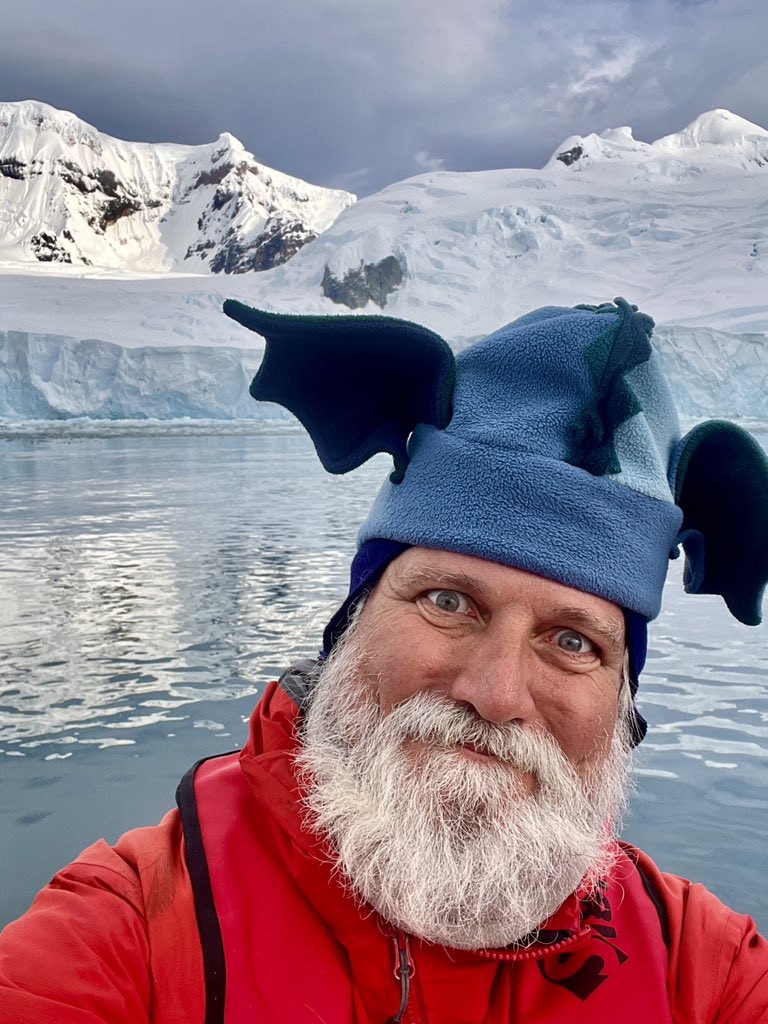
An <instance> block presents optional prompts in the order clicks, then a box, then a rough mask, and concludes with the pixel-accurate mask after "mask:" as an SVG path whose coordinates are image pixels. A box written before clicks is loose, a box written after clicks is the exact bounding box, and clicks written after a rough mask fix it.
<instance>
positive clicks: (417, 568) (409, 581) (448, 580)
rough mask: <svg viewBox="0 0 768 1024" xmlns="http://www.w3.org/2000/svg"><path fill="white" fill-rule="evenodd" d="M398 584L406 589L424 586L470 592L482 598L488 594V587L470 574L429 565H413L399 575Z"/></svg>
mask: <svg viewBox="0 0 768 1024" xmlns="http://www.w3.org/2000/svg"><path fill="white" fill-rule="evenodd" d="M398 582H399V583H400V585H401V586H405V587H412V586H419V587H420V586H424V587H431V588H434V589H437V588H439V587H443V588H445V589H446V590H449V589H450V590H461V591H464V590H470V591H472V592H473V593H475V594H479V595H480V596H483V595H484V594H487V593H488V587H487V586H485V585H484V584H483V583H482V582H481V581H480V580H479V579H477V577H476V576H472V575H471V574H470V573H466V572H451V571H450V570H447V569H438V568H437V567H431V566H428V565H412V566H409V567H408V568H407V569H403V570H402V571H401V572H400V573H399V575H398Z"/></svg>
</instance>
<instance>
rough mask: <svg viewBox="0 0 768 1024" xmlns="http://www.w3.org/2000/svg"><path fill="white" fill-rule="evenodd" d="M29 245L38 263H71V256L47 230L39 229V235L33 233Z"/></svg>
mask: <svg viewBox="0 0 768 1024" xmlns="http://www.w3.org/2000/svg"><path fill="white" fill-rule="evenodd" d="M30 245H31V247H32V252H33V253H34V256H35V259H37V260H39V261H40V263H71V262H72V257H71V255H70V254H69V253H68V252H67V250H66V249H64V248H63V247H62V246H61V245H59V241H58V239H57V238H56V235H54V234H52V233H51V232H49V231H41V232H40V234H39V235H33V236H32V238H31V239H30Z"/></svg>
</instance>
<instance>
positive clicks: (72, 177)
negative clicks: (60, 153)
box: [59, 160, 96, 196]
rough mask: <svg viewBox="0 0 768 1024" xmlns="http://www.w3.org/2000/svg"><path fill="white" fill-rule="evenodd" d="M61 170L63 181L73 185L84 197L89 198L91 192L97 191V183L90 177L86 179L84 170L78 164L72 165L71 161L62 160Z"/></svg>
mask: <svg viewBox="0 0 768 1024" xmlns="http://www.w3.org/2000/svg"><path fill="white" fill-rule="evenodd" d="M59 168H60V170H59V175H60V177H61V180H62V181H64V182H66V183H67V185H73V186H74V187H75V188H76V189H77V190H78V192H82V194H83V195H86V196H87V195H90V193H91V192H95V191H96V182H95V181H94V180H93V178H91V177H90V175H89V176H88V177H87V178H86V177H85V175H84V174H83V171H82V168H80V167H78V166H77V164H73V163H70V162H69V160H62V161H61V163H60V164H59Z"/></svg>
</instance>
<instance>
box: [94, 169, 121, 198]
mask: <svg viewBox="0 0 768 1024" xmlns="http://www.w3.org/2000/svg"><path fill="white" fill-rule="evenodd" d="M94 177H95V178H96V181H97V182H98V183H99V188H100V189H101V191H102V192H103V193H104V195H105V196H109V197H110V198H111V199H120V198H121V194H120V192H119V191H118V182H117V178H116V177H115V175H114V173H113V172H112V171H106V170H99V171H96V173H95V175H94ZM121 187H122V189H123V192H125V186H124V185H122V183H121Z"/></svg>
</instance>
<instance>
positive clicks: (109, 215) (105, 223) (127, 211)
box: [99, 196, 141, 231]
mask: <svg viewBox="0 0 768 1024" xmlns="http://www.w3.org/2000/svg"><path fill="white" fill-rule="evenodd" d="M140 209H141V203H140V202H138V201H137V200H136V199H129V198H128V197H127V196H121V197H120V198H117V199H110V200H109V202H108V203H107V204H106V206H105V207H104V209H103V210H102V212H101V217H100V218H99V227H100V228H101V230H102V231H105V230H106V229H107V228H108V227H109V225H110V224H114V223H115V221H118V220H120V218H121V217H128V216H130V215H131V214H132V213H136V212H137V211H138V210H140Z"/></svg>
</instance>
